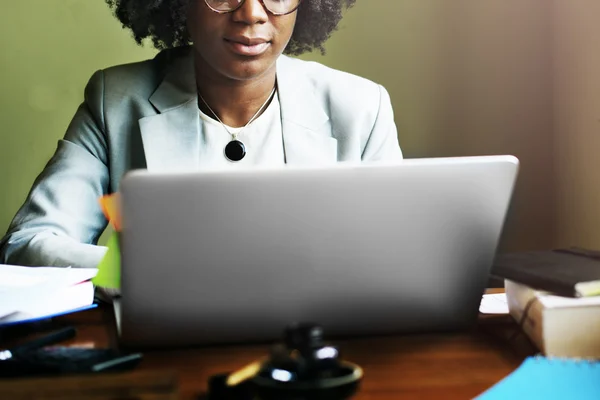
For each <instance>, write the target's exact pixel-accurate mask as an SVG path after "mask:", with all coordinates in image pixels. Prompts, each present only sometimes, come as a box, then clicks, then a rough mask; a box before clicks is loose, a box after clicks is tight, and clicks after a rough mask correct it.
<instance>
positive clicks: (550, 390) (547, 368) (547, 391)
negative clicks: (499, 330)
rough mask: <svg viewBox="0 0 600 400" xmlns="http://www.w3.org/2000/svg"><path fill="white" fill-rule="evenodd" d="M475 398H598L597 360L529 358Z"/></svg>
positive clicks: (581, 399)
mask: <svg viewBox="0 0 600 400" xmlns="http://www.w3.org/2000/svg"><path fill="white" fill-rule="evenodd" d="M475 399H476V400H496V399H498V400H500V399H502V400H505V399H531V400H534V399H544V400H554V399H561V400H563V399H569V400H588V399H589V400H592V399H594V400H598V399H600V362H598V361H586V360H579V359H560V358H546V357H541V356H537V357H529V358H527V359H526V360H525V361H524V362H523V364H521V366H520V367H519V368H517V369H516V370H515V371H514V372H513V373H512V374H510V375H509V376H507V377H506V378H504V379H503V380H501V381H500V382H498V383H497V384H496V385H494V386H493V387H492V388H490V389H489V390H487V391H486V392H484V393H483V394H481V395H480V396H479V397H476V398H475Z"/></svg>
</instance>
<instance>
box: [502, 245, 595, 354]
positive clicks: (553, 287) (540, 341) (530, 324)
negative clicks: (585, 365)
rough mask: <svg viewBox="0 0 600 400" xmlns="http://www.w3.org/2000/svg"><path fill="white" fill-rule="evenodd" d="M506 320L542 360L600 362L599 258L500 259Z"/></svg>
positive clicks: (565, 252)
mask: <svg viewBox="0 0 600 400" xmlns="http://www.w3.org/2000/svg"><path fill="white" fill-rule="evenodd" d="M492 274H493V275H495V276H497V277H500V278H503V279H504V280H505V289H506V298H507V302H508V308H509V313H510V315H511V316H512V317H513V318H514V319H515V320H516V321H517V323H518V324H519V326H520V327H521V329H522V330H523V332H525V333H526V334H527V335H528V336H529V338H530V339H531V340H532V341H533V342H534V344H535V345H536V346H537V347H538V349H539V350H540V351H541V352H542V353H543V354H544V355H546V356H552V357H567V358H600V252H596V251H590V250H585V249H578V248H572V249H558V250H550V251H538V252H523V253H512V254H500V255H499V256H498V257H497V258H496V260H495V262H494V267H493V269H492Z"/></svg>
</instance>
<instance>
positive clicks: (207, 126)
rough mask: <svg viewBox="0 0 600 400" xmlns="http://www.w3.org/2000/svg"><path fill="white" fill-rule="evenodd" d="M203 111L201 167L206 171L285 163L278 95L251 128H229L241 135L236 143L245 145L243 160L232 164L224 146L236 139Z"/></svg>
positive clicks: (251, 124)
mask: <svg viewBox="0 0 600 400" xmlns="http://www.w3.org/2000/svg"><path fill="white" fill-rule="evenodd" d="M199 111H200V119H199V121H200V124H202V126H201V128H202V129H200V132H201V135H203V137H202V140H201V142H204V143H206V145H205V146H203V147H202V148H201V149H200V165H199V166H200V167H207V168H246V167H248V166H250V165H261V166H278V165H284V164H285V157H284V151H283V136H282V129H281V112H280V106H279V97H278V94H277V93H276V94H275V96H273V99H272V100H271V104H269V106H268V107H267V108H266V109H265V111H264V112H263V113H262V114H261V115H260V116H259V117H258V118H256V119H255V120H254V121H253V122H252V123H250V125H248V126H247V127H246V128H245V129H244V128H232V127H230V126H227V129H228V130H229V131H230V132H232V133H238V132H240V131H242V130H243V131H242V133H241V134H240V135H239V136H238V137H237V140H239V141H240V142H242V143H244V145H245V146H246V156H245V157H244V158H243V159H241V160H240V161H229V160H228V159H227V157H225V146H227V143H229V142H230V141H231V140H232V139H233V138H232V136H231V135H230V134H229V132H227V131H226V130H225V128H224V127H223V125H221V123H220V122H219V121H217V120H215V119H213V118H210V117H209V116H208V115H206V114H205V113H203V112H202V110H199Z"/></svg>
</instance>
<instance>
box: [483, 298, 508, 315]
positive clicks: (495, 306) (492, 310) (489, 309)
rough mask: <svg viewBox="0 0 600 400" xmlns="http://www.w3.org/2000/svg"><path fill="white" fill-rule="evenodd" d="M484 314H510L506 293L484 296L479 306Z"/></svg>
mask: <svg viewBox="0 0 600 400" xmlns="http://www.w3.org/2000/svg"><path fill="white" fill-rule="evenodd" d="M479 312H480V313H482V314H508V302H507V301H506V293H495V294H484V295H483V298H482V299H481V304H480V305H479Z"/></svg>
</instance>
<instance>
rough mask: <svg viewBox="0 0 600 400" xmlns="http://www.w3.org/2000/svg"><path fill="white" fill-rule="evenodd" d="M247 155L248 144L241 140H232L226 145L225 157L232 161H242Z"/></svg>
mask: <svg viewBox="0 0 600 400" xmlns="http://www.w3.org/2000/svg"><path fill="white" fill-rule="evenodd" d="M245 155H246V146H244V143H242V142H240V141H239V140H232V141H231V142H229V143H227V146H225V157H227V159H229V160H230V161H240V160H241V159H242V158H244V156H245Z"/></svg>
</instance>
